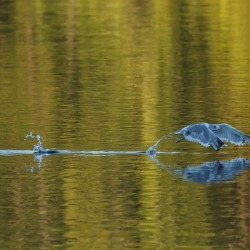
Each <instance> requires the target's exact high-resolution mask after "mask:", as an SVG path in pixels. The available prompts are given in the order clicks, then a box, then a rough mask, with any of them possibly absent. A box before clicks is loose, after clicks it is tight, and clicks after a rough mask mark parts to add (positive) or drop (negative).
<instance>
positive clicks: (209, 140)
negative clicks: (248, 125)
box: [172, 123, 250, 150]
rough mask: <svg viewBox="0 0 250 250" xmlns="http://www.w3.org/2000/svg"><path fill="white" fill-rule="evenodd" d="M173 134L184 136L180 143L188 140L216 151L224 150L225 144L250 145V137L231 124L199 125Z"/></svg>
mask: <svg viewBox="0 0 250 250" xmlns="http://www.w3.org/2000/svg"><path fill="white" fill-rule="evenodd" d="M172 134H177V135H183V138H181V139H180V140H179V141H181V140H183V139H186V140H188V141H191V142H198V143H200V144H201V145H203V146H204V147H209V146H210V145H212V146H213V148H214V149H215V150H219V149H220V148H222V147H223V146H224V145H225V143H224V142H230V143H233V144H235V145H238V146H241V145H243V144H245V142H247V143H250V137H249V136H248V135H246V134H244V133H242V132H240V131H239V130H238V129H236V128H234V127H232V126H231V125H229V124H226V123H222V124H209V123H198V124H192V125H189V126H186V127H184V128H182V129H181V130H179V131H175V132H172Z"/></svg>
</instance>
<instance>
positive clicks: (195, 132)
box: [183, 124, 211, 147]
mask: <svg viewBox="0 0 250 250" xmlns="http://www.w3.org/2000/svg"><path fill="white" fill-rule="evenodd" d="M209 133H210V132H209V129H208V128H207V126H206V125H205V124H194V125H190V126H188V127H187V128H186V130H185V131H183V136H184V138H185V139H186V140H188V141H191V142H198V143H200V144H201V145H203V146H204V147H209V146H210V143H211V141H210V136H209Z"/></svg>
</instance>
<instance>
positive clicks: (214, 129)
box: [208, 124, 222, 131]
mask: <svg viewBox="0 0 250 250" xmlns="http://www.w3.org/2000/svg"><path fill="white" fill-rule="evenodd" d="M208 128H209V129H210V130H212V131H218V130H222V129H221V127H220V125H219V124H209V126H208Z"/></svg>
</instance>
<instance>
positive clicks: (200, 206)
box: [0, 0, 250, 249]
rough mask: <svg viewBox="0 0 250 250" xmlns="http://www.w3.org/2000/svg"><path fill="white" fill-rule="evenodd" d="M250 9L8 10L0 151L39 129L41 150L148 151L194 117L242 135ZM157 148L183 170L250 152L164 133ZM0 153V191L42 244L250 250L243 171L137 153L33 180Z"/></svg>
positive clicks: (40, 6) (92, 4)
mask: <svg viewBox="0 0 250 250" xmlns="http://www.w3.org/2000/svg"><path fill="white" fill-rule="evenodd" d="M249 7H250V6H249V3H248V1H240V2H239V1H219V2H217V1H212V2H211V1H207V0H206V1H202V3H201V2H199V1H190V2H189V1H161V0H160V1H150V0H148V1H139V2H138V1H109V2H100V1H72V0H70V1H63V2H60V1H53V2H48V3H46V2H40V1H33V2H32V3H29V4H27V3H26V2H23V1H14V2H12V3H6V4H4V5H3V6H2V8H1V10H0V13H4V15H5V16H4V18H2V19H1V22H0V30H1V33H0V40H1V46H0V53H1V57H0V74H1V93H0V120H1V131H0V148H1V149H8V148H11V149H14V148H16V149H26V148H28V149H31V148H32V147H33V144H32V143H30V142H24V141H23V138H24V136H25V135H26V134H27V133H28V132H29V131H34V132H39V133H40V134H41V135H42V136H44V139H45V141H44V143H45V147H56V148H59V149H78V150H80V149H86V150H103V149H107V150H146V149H147V147H148V146H149V145H152V144H153V143H154V142H155V141H156V140H157V139H158V138H159V137H161V136H163V135H164V134H166V133H167V132H169V131H172V130H177V129H180V128H181V127H183V126H185V125H187V124H190V123H196V122H201V121H207V122H216V123H217V122H218V123H220V122H227V123H230V124H232V125H233V126H235V127H237V128H239V129H240V130H242V131H244V132H245V133H248V134H250V129H249V108H250V104H249V93H250V91H249V90H250V87H249V86H250V85H249V80H250V74H249V66H250V65H249V55H250V53H249V40H250V39H249V32H248V31H249V17H248V13H249ZM159 150H161V151H181V152H184V153H185V154H180V155H176V156H174V157H172V156H171V157H169V159H168V158H167V160H169V161H170V162H171V164H170V165H171V166H175V165H176V164H177V163H178V164H179V166H181V167H182V168H184V167H185V166H187V165H188V164H191V165H195V166H196V165H199V164H202V163H203V162H205V161H215V160H225V159H226V160H229V159H232V158H237V157H243V156H244V157H247V156H248V149H247V148H246V149H242V148H240V149H239V148H237V147H232V146H230V147H228V148H226V149H224V150H223V152H219V153H215V152H213V150H210V149H205V148H202V147H201V146H200V145H196V144H192V143H186V142H183V143H178V144H176V143H174V142H172V141H165V142H163V143H162V144H161V145H160V147H159ZM189 152H190V154H189ZM193 152H198V153H199V154H197V155H194V154H192V153H193ZM224 152H225V154H224ZM206 153H209V154H206ZM170 158H171V159H170ZM4 159H5V160H3V159H2V158H0V164H1V168H0V171H1V173H2V174H3V173H4V175H2V176H5V177H6V176H8V174H6V171H7V170H6V169H7V166H8V162H9V161H11V164H12V165H11V166H12V167H13V166H14V167H13V169H12V171H11V172H10V173H9V176H8V178H10V180H11V181H10V182H8V181H7V182H6V180H5V179H4V177H2V178H3V179H2V180H3V182H2V183H5V185H4V186H3V185H1V186H0V188H1V190H2V192H3V193H4V194H6V193H9V192H10V191H11V192H13V199H12V198H8V199H7V201H8V204H7V205H6V206H7V207H8V206H9V207H8V209H10V210H11V211H12V207H15V209H13V211H14V214H15V216H13V217H12V216H10V217H11V218H10V220H11V219H12V220H15V221H16V222H19V221H22V222H23V223H24V228H25V229H26V230H28V231H32V229H34V228H35V229H36V230H37V231H39V232H41V234H42V235H43V237H41V240H40V241H39V240H38V241H39V242H40V245H41V246H46V247H48V246H52V245H53V243H51V241H52V242H53V240H54V239H55V240H57V241H58V242H59V243H58V244H59V245H60V244H61V245H64V244H66V243H65V242H66V241H67V242H68V243H67V244H68V247H71V246H72V248H74V249H77V248H79V249H81V248H82V246H89V247H90V248H93V249H95V248H104V249H105V248H106V249H110V248H121V249H122V248H123V249H124V248H145V249H156V248H159V249H171V248H185V247H188V248H190V249H192V248H195V247H196V248H197V247H205V248H208V249H209V248H211V249H212V248H213V247H215V248H216V247H221V248H225V247H226V248H230V247H231V248H242V249H244V248H245V249H247V247H248V246H249V240H248V238H247V235H248V231H249V214H248V212H247V211H248V210H249V202H248V200H249V199H248V198H247V197H248V196H249V192H248V185H249V177H248V176H249V171H248V170H247V169H246V170H245V171H242V172H241V174H240V175H239V176H236V177H235V179H234V180H231V181H229V182H227V183H220V184H218V185H212V184H211V185H202V184H197V183H192V182H188V181H184V180H183V179H182V178H181V177H180V176H178V175H174V174H172V173H171V169H163V168H160V167H159V166H157V165H156V164H155V162H153V161H150V159H148V158H147V156H146V155H143V156H138V155H136V156H108V157H103V156H100V157H74V156H63V157H62V156H56V157H53V158H50V160H47V158H46V159H45V163H46V164H47V165H46V167H42V168H41V170H40V172H39V171H38V172H37V173H35V174H34V175H32V174H31V173H30V172H26V171H23V172H20V169H18V168H16V167H15V166H16V164H20V167H22V166H23V159H21V157H17V158H14V159H13V160H12V158H4ZM25 160H27V157H25ZM32 160H33V159H31V158H30V160H27V161H30V162H29V164H30V165H32V164H34V163H32ZM164 160H166V158H164ZM12 161H13V162H12ZM0 176H1V175H0ZM36 181H37V182H36ZM26 182H27V183H29V184H30V186H32V187H34V189H33V188H28V187H27V186H25V185H24V183H26ZM24 193H25V195H24ZM4 197H5V196H4ZM55 197H57V199H56V198H55ZM25 201H26V203H25ZM53 201H54V203H53ZM224 202H225V203H224ZM24 204H25V206H24ZM29 204H31V205H30V207H29V209H28V210H27V212H26V213H24V212H25V208H26V205H27V206H28V205H29ZM58 204H59V208H58ZM36 211H38V212H36ZM58 211H59V212H58ZM30 214H33V217H32V218H31V221H32V223H35V224H34V228H32V227H30V225H29V223H28V222H27V221H29V218H30V217H29V215H30ZM3 215H4V216H2V217H1V223H0V224H1V225H8V228H9V232H10V234H11V233H12V234H13V235H14V237H13V238H14V239H15V241H16V242H19V243H20V242H22V244H23V246H27V245H25V244H26V242H29V239H28V237H27V235H23V234H22V232H23V230H22V229H23V228H22V227H18V230H17V233H16V232H15V228H14V227H12V226H11V222H10V220H8V216H5V215H6V210H4V209H3ZM55 220H57V221H58V223H57V224H53V222H54V221H55ZM37 221H39V222H41V224H40V225H39V226H37V224H36V223H37ZM36 226H37V227H36ZM57 230H58V231H57ZM24 231H25V230H24ZM51 231H53V233H51ZM55 232H58V234H57V233H55ZM58 235H60V237H59V236H58ZM240 235H242V238H241V239H240ZM50 237H51V238H52V239H53V240H51V241H50V239H49V238H50ZM6 242H7V241H6ZM6 242H5V244H7V243H6ZM34 242H35V240H34ZM7 245H8V244H7ZM30 245H32V242H31V243H30ZM30 245H29V246H30ZM34 245H35V244H34ZM53 246H54V245H53Z"/></svg>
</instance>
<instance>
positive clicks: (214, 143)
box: [210, 133, 225, 150]
mask: <svg viewBox="0 0 250 250" xmlns="http://www.w3.org/2000/svg"><path fill="white" fill-rule="evenodd" d="M210 139H211V144H212V146H213V148H214V150H219V149H220V148H222V147H223V146H224V145H225V143H224V142H223V141H222V140H221V139H220V138H219V137H217V136H216V135H214V134H213V133H210Z"/></svg>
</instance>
